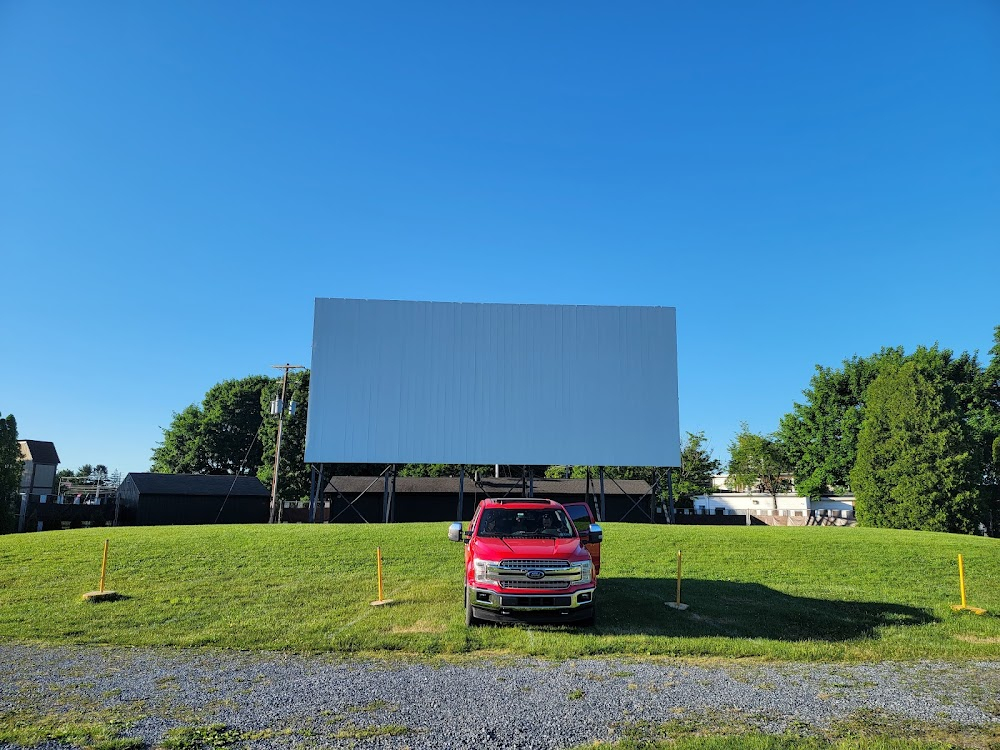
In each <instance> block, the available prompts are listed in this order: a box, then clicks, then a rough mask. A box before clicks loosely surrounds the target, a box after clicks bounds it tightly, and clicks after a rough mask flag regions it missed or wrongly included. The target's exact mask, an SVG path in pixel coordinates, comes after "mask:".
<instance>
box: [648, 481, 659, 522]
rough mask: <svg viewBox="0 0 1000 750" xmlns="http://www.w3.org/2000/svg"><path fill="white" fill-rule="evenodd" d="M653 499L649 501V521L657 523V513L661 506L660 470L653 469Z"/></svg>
mask: <svg viewBox="0 0 1000 750" xmlns="http://www.w3.org/2000/svg"><path fill="white" fill-rule="evenodd" d="M650 494H651V495H652V497H651V498H650V500H649V520H650V522H651V523H656V511H657V508H658V506H659V505H660V470H659V469H653V489H652V491H651V492H650Z"/></svg>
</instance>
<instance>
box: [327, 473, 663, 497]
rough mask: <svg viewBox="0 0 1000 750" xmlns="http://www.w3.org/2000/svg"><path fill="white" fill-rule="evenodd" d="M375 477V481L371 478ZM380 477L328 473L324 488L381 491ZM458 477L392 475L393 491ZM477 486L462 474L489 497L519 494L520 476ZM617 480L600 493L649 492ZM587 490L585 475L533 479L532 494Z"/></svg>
mask: <svg viewBox="0 0 1000 750" xmlns="http://www.w3.org/2000/svg"><path fill="white" fill-rule="evenodd" d="M376 479H378V481H375V480H376ZM384 481H385V480H384V479H383V478H381V477H330V480H329V483H328V484H327V487H326V491H327V492H336V491H338V490H339V491H340V492H341V493H343V494H345V495H348V494H351V493H353V494H355V495H357V494H360V493H361V492H363V491H364V490H365V488H366V487H368V486H369V485H371V484H372V482H375V484H374V485H372V487H371V489H370V490H369V491H370V492H382V487H383V482H384ZM458 484H459V480H458V477H396V494H400V493H402V494H435V495H438V494H448V493H452V494H455V495H457V494H458ZM479 484H480V486H476V484H475V483H474V482H473V481H472V477H471V476H468V475H466V477H465V491H466V492H468V493H470V494H471V493H473V492H479V493H483V492H485V493H486V495H488V496H490V497H503V496H504V495H506V494H507V493H508V492H509V493H510V495H511V496H520V494H521V480H520V478H518V479H512V478H506V477H504V478H500V479H494V478H493V477H487V478H485V479H482V480H481V481H480V483H479ZM618 484H619V485H621V489H619V487H618V486H616V485H615V483H614V482H612V481H611V480H610V479H607V478H605V480H604V494H605V495H606V496H610V495H622V494H629V495H634V496H640V495H644V494H646V493H647V492H649V484H648V483H647V482H644V481H642V480H641V479H619V480H618ZM586 491H587V480H586V479H535V481H534V493H535V497H551V498H553V499H558V498H559V497H560V496H565V495H576V496H579V495H583V494H584V493H585V492H586ZM600 491H601V488H600V484H599V483H598V479H597V477H594V478H593V479H591V482H590V493H591V494H592V495H597V494H600Z"/></svg>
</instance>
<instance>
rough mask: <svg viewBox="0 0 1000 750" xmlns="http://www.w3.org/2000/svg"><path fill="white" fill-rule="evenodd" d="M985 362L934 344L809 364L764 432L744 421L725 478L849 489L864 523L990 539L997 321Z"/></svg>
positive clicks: (998, 403) (994, 528) (999, 414)
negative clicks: (807, 374)
mask: <svg viewBox="0 0 1000 750" xmlns="http://www.w3.org/2000/svg"><path fill="white" fill-rule="evenodd" d="M989 354H990V359H989V361H988V363H986V364H985V365H982V364H980V362H979V360H978V357H977V356H976V354H969V353H968V352H962V353H961V354H955V353H954V352H952V351H951V350H949V349H942V348H940V347H938V346H937V345H934V346H931V347H925V346H920V347H917V349H916V350H915V351H914V352H912V353H910V354H907V353H906V352H905V351H904V350H903V349H902V348H901V347H895V348H883V349H881V350H880V351H879V352H877V353H875V354H872V355H870V356H868V357H859V356H854V357H852V358H850V359H846V360H844V361H843V363H842V364H841V366H840V367H822V366H819V365H817V367H816V373H815V374H814V375H813V377H812V379H811V380H810V382H809V387H808V388H806V389H805V390H804V391H803V396H804V397H805V398H804V400H803V402H802V403H795V404H794V405H793V408H792V411H791V412H789V413H788V414H786V415H785V416H784V417H782V419H781V422H780V426H779V428H778V430H777V432H775V433H774V434H772V435H758V434H755V433H752V432H750V430H749V429H748V428H747V426H746V425H745V424H744V425H743V428H742V430H741V432H740V434H739V435H737V437H736V439H735V440H734V441H733V443H732V444H731V445H730V446H729V448H730V461H729V465H728V468H729V474H730V481H731V483H732V484H733V485H734V486H739V487H748V486H757V487H759V488H761V489H764V490H765V491H767V492H769V493H771V494H776V493H777V492H778V491H780V490H781V489H783V484H785V483H787V480H788V478H789V477H791V476H794V481H795V488H796V491H797V492H798V493H799V494H801V495H806V496H809V497H817V496H820V495H825V494H839V493H845V492H853V493H854V496H855V514H856V516H857V519H858V522H859V523H861V524H864V525H867V526H882V527H888V528H898V529H919V530H926V531H951V532H965V533H975V532H981V531H984V530H985V531H986V532H987V533H989V534H991V535H994V536H996V535H1000V326H997V328H996V329H995V330H994V345H993V347H992V348H991V349H990V352H989Z"/></svg>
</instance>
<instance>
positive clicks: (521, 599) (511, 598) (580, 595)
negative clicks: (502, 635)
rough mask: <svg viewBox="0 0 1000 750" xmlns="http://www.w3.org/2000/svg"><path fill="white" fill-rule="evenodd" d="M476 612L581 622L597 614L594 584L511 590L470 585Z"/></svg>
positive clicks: (488, 616) (504, 618)
mask: <svg viewBox="0 0 1000 750" xmlns="http://www.w3.org/2000/svg"><path fill="white" fill-rule="evenodd" d="M469 597H470V599H471V600H472V608H473V611H474V613H475V616H476V617H478V618H479V619H481V620H491V621H493V622H577V621H579V620H587V619H590V618H591V617H592V616H593V611H594V587H590V588H585V589H580V590H578V591H572V592H565V593H564V592H562V591H559V592H555V591H546V590H542V591H520V592H518V593H507V592H499V591H492V590H490V589H483V588H474V587H473V588H470V589H469Z"/></svg>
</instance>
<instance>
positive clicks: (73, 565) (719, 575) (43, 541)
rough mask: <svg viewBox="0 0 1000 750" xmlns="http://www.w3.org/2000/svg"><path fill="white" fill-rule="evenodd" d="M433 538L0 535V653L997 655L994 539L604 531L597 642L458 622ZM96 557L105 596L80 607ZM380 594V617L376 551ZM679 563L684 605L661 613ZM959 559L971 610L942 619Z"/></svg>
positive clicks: (450, 567) (374, 529) (335, 528)
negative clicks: (383, 599) (107, 552)
mask: <svg viewBox="0 0 1000 750" xmlns="http://www.w3.org/2000/svg"><path fill="white" fill-rule="evenodd" d="M446 528H447V524H443V523H435V524H398V525H327V526H307V525H285V526H281V527H273V526H189V527H180V526H179V527H159V528H120V529H85V530H79V531H62V532H47V533H35V534H21V535H12V536H5V537H0V584H2V588H0V641H15V642H16V641H21V642H41V643H51V644H66V643H101V644H113V645H128V646H146V645H155V646H215V647H222V648H237V649H285V650H296V651H335V652H355V653H356V652H378V651H400V652H409V653H415V654H428V653H463V652H476V651H492V652H507V653H513V654H537V655H544V656H552V657H568V656H583V655H598V654H622V655H637V656H646V655H650V654H670V655H692V656H726V657H732V656H739V657H761V658H774V659H796V660H800V659H801V660H852V661H857V660H869V659H872V660H874V659H918V658H963V659H964V658H974V659H980V658H982V659H996V658H998V657H1000V618H998V617H997V616H996V615H997V613H1000V540H996V539H984V538H978V537H968V536H955V535H947V534H931V533H922V532H904V531H888V530H877V529H844V528H770V527H750V528H746V527H734V528H730V527H707V526H701V527H698V526H696V527H691V526H679V527H671V526H652V525H632V524H614V523H609V524H606V526H605V539H606V541H605V543H604V552H603V563H602V565H603V568H602V571H601V580H600V584H599V589H598V603H599V612H598V618H597V625H596V626H595V627H593V628H579V629H577V628H570V627H538V626H535V627H530V628H529V627H492V626H487V627H478V628H474V629H471V630H470V629H466V628H465V626H464V623H463V610H462V606H461V602H462V555H463V547H462V545H461V544H455V543H451V542H448V541H447V538H446ZM105 538H109V539H110V540H111V556H110V563H109V570H108V578H107V587H108V588H112V589H115V590H117V591H119V592H121V593H122V594H124V595H125V596H126V597H127V598H125V599H123V600H120V601H115V602H104V603H98V604H94V603H84V602H82V601H81V594H82V593H83V592H85V591H90V590H93V589H95V588H96V587H97V584H98V579H99V576H100V563H101V551H102V546H103V541H104V539H105ZM377 546H380V547H381V548H382V553H383V556H384V558H385V586H386V596H387V597H389V598H392V599H394V600H395V604H394V605H392V606H389V607H382V608H376V607H372V606H370V604H369V602H371V601H372V600H374V599H376V598H377V591H376V578H375V548H376V547H377ZM678 550H683V552H684V584H683V589H682V599H683V601H684V602H685V603H687V604H689V605H690V609H688V610H687V611H684V612H678V611H675V610H673V609H670V608H668V607H666V606H665V605H664V603H665V602H666V601H669V600H672V599H673V598H674V592H675V580H674V574H675V571H676V554H677V551H678ZM959 553H961V554H963V555H964V558H965V564H966V572H967V578H968V583H967V585H968V593H969V603H970V604H973V605H975V606H978V607H985V608H987V609H988V610H990V614H988V615H986V616H982V617H978V616H975V615H971V614H968V613H964V614H960V613H955V612H952V610H951V608H950V606H949V605H951V604H953V603H957V602H958V600H959V590H958V569H957V563H956V557H957V555H958V554H959Z"/></svg>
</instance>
